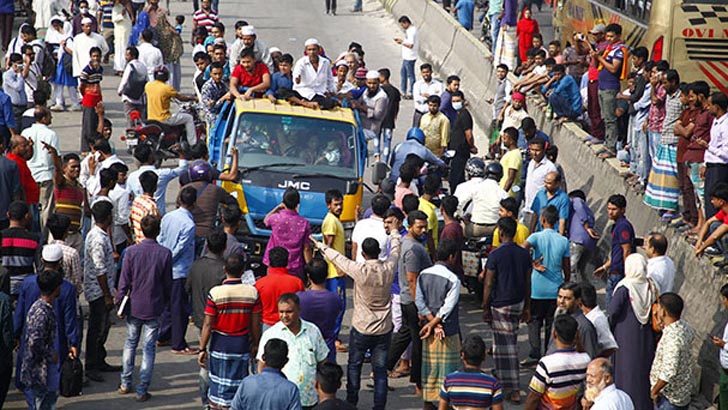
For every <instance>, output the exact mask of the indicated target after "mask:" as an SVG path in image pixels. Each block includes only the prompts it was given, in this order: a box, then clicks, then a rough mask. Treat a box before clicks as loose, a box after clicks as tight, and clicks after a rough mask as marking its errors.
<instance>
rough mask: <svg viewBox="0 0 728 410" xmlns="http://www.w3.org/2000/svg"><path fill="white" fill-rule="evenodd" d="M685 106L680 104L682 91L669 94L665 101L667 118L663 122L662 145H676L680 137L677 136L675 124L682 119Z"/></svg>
mask: <svg viewBox="0 0 728 410" xmlns="http://www.w3.org/2000/svg"><path fill="white" fill-rule="evenodd" d="M682 111H683V105H682V103H681V102H680V90H677V91H675V92H674V93H672V94H667V97H666V99H665V118H663V120H662V134H661V135H660V144H661V145H676V144H677V142H678V139H679V137H677V136H676V135H675V123H677V120H679V119H680V114H682Z"/></svg>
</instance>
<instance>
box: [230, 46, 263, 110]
mask: <svg viewBox="0 0 728 410" xmlns="http://www.w3.org/2000/svg"><path fill="white" fill-rule="evenodd" d="M243 87H245V88H247V90H245V91H243V92H241V90H240V89H241V88H243ZM268 87H270V71H268V67H267V66H266V65H265V64H263V63H261V62H259V61H256V60H255V55H254V54H253V52H252V50H250V49H245V50H243V53H242V54H241V56H240V64H238V65H237V66H235V69H233V73H232V76H230V93H231V94H233V95H234V96H235V97H236V98H243V99H246V100H249V99H251V98H260V97H262V96H263V93H265V92H266V91H267V90H268Z"/></svg>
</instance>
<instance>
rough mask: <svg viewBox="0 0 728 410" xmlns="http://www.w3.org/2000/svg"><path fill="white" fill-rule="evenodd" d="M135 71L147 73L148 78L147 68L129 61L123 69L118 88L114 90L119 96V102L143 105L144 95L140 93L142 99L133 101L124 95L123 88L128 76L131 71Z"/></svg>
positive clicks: (134, 61)
mask: <svg viewBox="0 0 728 410" xmlns="http://www.w3.org/2000/svg"><path fill="white" fill-rule="evenodd" d="M132 69H133V70H135V71H136V72H139V73H147V77H149V70H148V69H147V66H146V65H144V63H142V62H141V61H139V60H132V61H129V63H128V64H127V65H126V67H125V68H124V75H122V76H121V82H120V83H119V88H118V89H117V90H116V92H117V93H118V94H119V95H120V96H121V102H129V103H132V104H144V94H143V93H142V97H141V98H139V99H138V100H135V99H133V98H131V97H129V96H127V95H126V94H124V87H126V83H127V82H128V81H129V76H130V75H131V70H132Z"/></svg>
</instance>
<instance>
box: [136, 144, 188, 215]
mask: <svg viewBox="0 0 728 410" xmlns="http://www.w3.org/2000/svg"><path fill="white" fill-rule="evenodd" d="M140 147H141V145H140ZM142 150H148V149H147V148H142ZM138 151H139V148H137V150H135V151H134V158H136V159H137V160H138V161H139V162H141V163H142V164H144V165H142V166H140V167H139V169H137V170H136V171H133V172H130V173H129V176H128V178H127V180H126V186H127V187H128V188H129V190H130V191H131V193H132V194H134V196H135V197H136V196H139V195H142V194H143V193H144V190H143V189H142V185H141V183H139V176H140V175H141V174H143V173H144V172H146V171H153V172H154V173H155V174H157V178H158V179H157V190H156V191H154V201H155V202H156V203H157V209H159V213H160V214H161V215H164V214H165V213H166V212H167V203H166V202H167V201H166V200H165V195H166V194H167V185H169V183H170V182H172V181H173V180H175V179H176V178H178V177H179V176H181V175H182V174H184V173H186V172H187V160H185V159H180V160H179V165H178V166H177V168H157V167H155V166H154V165H153V164H154V158H152V157H151V156H147V157H146V161H142V159H144V158H142V159H140V156H138V155H137V152H138ZM149 162H151V163H152V164H149Z"/></svg>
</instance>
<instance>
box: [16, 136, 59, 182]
mask: <svg viewBox="0 0 728 410" xmlns="http://www.w3.org/2000/svg"><path fill="white" fill-rule="evenodd" d="M21 135H22V136H24V137H25V138H27V139H28V140H31V141H33V157H32V158H30V160H28V168H30V173H31V174H33V179H34V180H35V182H45V181H51V180H52V179H53V160H52V159H51V154H50V152H48V150H47V149H45V147H44V146H43V144H42V142H45V143H46V144H48V145H50V146H51V147H53V148H55V149H56V151H58V154H59V155H60V152H61V148H60V146H59V143H58V135H57V134H56V132H55V131H53V130H52V129H50V128H48V126H47V125H45V124H39V123H37V122H36V123H35V124H33V125H31V126H30V128H26V129H24V130H23V132H22V134H21Z"/></svg>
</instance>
